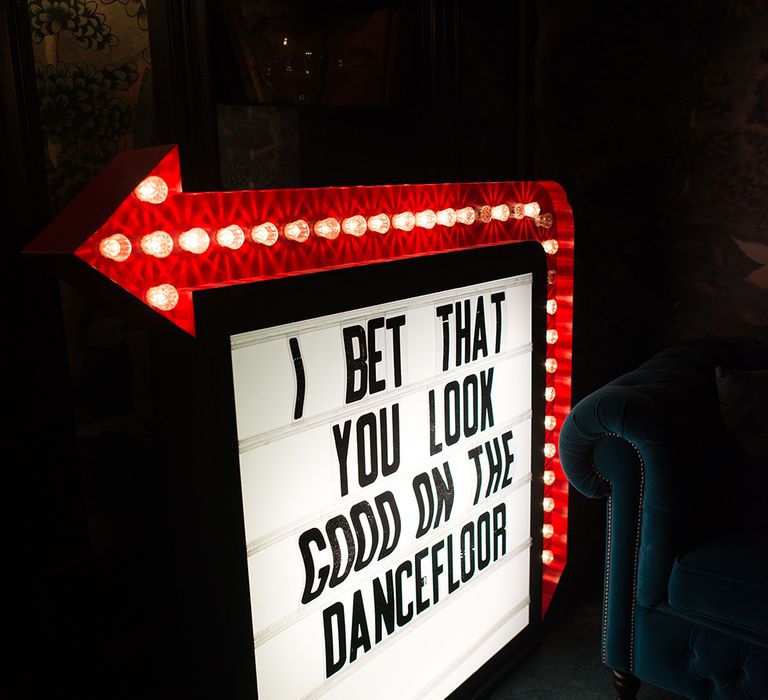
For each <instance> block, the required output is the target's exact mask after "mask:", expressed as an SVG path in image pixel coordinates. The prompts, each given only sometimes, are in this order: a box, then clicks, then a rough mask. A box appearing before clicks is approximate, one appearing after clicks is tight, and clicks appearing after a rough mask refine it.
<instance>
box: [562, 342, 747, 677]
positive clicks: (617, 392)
mask: <svg viewBox="0 0 768 700" xmlns="http://www.w3.org/2000/svg"><path fill="white" fill-rule="evenodd" d="M742 343H743V341H742ZM740 345H741V344H740V343H739V342H738V341H722V340H720V341H699V342H694V343H691V344H686V345H683V346H676V347H674V348H669V349H667V350H665V351H663V352H661V353H659V354H658V355H656V356H655V357H654V358H652V359H651V360H649V361H647V362H646V363H644V364H643V365H641V366H640V367H638V368H637V369H636V370H634V371H632V372H630V373H628V374H626V375H624V376H622V377H620V378H619V379H617V380H615V381H613V382H611V383H610V384H608V385H606V386H604V387H603V388H601V389H599V390H597V391H595V392H594V393H592V394H591V395H589V396H587V397H586V398H584V399H583V400H581V401H580V402H579V403H577V404H576V405H575V406H574V408H573V409H572V411H571V413H570V414H569V416H568V417H567V419H566V420H565V422H564V423H563V427H562V430H561V433H560V445H559V452H560V459H561V463H562V465H563V469H564V471H565V474H566V476H567V478H568V480H569V482H570V483H571V484H572V485H573V486H574V487H575V488H576V489H578V490H579V491H580V492H581V493H583V494H585V495H586V496H589V497H592V498H600V497H606V498H607V531H606V570H605V597H604V608H603V639H602V641H603V660H604V662H605V663H607V664H608V665H609V666H611V667H613V668H618V669H621V670H624V671H629V672H631V671H632V670H633V648H634V646H633V645H634V633H635V630H634V624H635V609H636V606H637V605H641V606H644V607H654V606H657V605H663V604H664V603H665V602H666V600H667V584H668V581H669V575H670V572H671V570H672V565H673V563H674V559H675V557H676V556H677V555H678V554H679V553H680V552H681V551H683V550H684V549H685V548H686V546H687V545H688V544H689V543H690V541H691V538H692V536H693V535H694V534H695V536H696V537H700V536H701V533H702V531H703V530H705V529H707V528H709V527H713V526H714V524H713V522H712V512H713V511H716V509H711V510H710V508H709V504H710V503H711V502H712V499H713V494H723V492H724V491H728V490H730V489H732V488H733V487H734V486H738V483H739V474H738V471H737V470H736V471H734V470H732V469H730V468H729V467H728V466H727V465H728V439H727V436H726V435H725V432H724V429H723V426H722V421H721V420H720V415H719V409H718V402H717V389H716V384H715V381H714V368H715V366H716V365H718V364H730V365H731V366H737V365H739V364H742V363H743V361H744V358H743V357H742V356H741V350H740V349H739V348H740Z"/></svg>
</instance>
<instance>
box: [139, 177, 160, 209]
mask: <svg viewBox="0 0 768 700" xmlns="http://www.w3.org/2000/svg"><path fill="white" fill-rule="evenodd" d="M133 193H134V194H135V195H136V198H137V199H139V200H140V201H142V202H149V203H150V204H162V203H163V202H164V201H165V200H166V198H167V197H168V185H167V184H166V182H165V180H163V178H161V177H158V176H157V175H152V176H150V177H148V178H147V179H146V180H142V181H141V182H140V183H139V186H138V187H137V188H136V189H135V190H134V191H133Z"/></svg>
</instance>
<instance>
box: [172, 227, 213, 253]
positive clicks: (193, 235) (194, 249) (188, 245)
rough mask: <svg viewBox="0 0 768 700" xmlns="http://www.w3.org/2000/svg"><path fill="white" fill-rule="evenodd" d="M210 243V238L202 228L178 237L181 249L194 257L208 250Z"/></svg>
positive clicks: (191, 230) (185, 232)
mask: <svg viewBox="0 0 768 700" xmlns="http://www.w3.org/2000/svg"><path fill="white" fill-rule="evenodd" d="M210 243H211V237H210V236H209V235H208V232H207V231H206V230H205V229H204V228H191V229H189V231H184V233H182V234H181V235H180V236H179V245H180V246H181V248H183V249H184V250H187V251H189V252H190V253H194V254H195V255H200V253H204V252H205V251H206V250H208V246H209V245H210Z"/></svg>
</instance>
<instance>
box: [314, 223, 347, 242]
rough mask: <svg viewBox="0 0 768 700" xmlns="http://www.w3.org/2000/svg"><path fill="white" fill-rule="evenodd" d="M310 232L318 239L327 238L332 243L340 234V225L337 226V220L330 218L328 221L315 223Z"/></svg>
mask: <svg viewBox="0 0 768 700" xmlns="http://www.w3.org/2000/svg"><path fill="white" fill-rule="evenodd" d="M312 230H313V231H314V232H315V235H316V236H320V238H327V239H328V240H330V241H332V240H333V239H334V238H336V237H338V235H339V233H341V225H340V224H339V221H338V219H334V218H333V217H330V218H328V219H321V220H320V221H315V225H314V226H313V227H312Z"/></svg>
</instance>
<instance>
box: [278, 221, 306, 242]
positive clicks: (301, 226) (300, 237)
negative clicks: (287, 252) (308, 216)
mask: <svg viewBox="0 0 768 700" xmlns="http://www.w3.org/2000/svg"><path fill="white" fill-rule="evenodd" d="M283 235H284V236H285V237H286V238H287V239H288V240H289V241H296V243H304V241H306V240H307V238H309V224H308V223H307V222H306V221H304V219H298V220H297V221H291V223H290V224H286V225H285V227H284V228H283Z"/></svg>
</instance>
